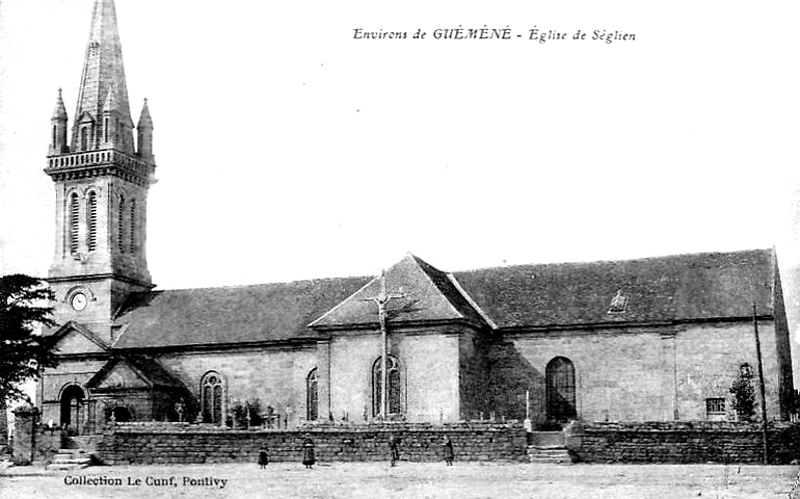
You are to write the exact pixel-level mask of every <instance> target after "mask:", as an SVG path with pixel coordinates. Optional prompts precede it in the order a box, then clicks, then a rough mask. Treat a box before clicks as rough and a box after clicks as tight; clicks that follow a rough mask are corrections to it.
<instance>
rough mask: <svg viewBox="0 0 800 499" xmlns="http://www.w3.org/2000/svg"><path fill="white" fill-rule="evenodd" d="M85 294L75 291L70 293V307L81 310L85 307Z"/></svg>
mask: <svg viewBox="0 0 800 499" xmlns="http://www.w3.org/2000/svg"><path fill="white" fill-rule="evenodd" d="M86 301H87V300H86V295H85V294H83V293H75V294H74V295H72V308H74V309H75V310H77V311H79V312H80V311H81V310H83V309H84V308H86Z"/></svg>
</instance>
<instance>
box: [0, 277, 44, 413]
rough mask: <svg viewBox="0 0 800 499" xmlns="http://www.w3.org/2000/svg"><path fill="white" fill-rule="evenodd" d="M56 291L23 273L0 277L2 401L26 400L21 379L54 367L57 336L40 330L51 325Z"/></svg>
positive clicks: (0, 379)
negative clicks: (51, 304)
mask: <svg viewBox="0 0 800 499" xmlns="http://www.w3.org/2000/svg"><path fill="white" fill-rule="evenodd" d="M53 299H54V295H53V292H52V291H51V290H50V289H49V288H48V287H47V286H46V285H45V283H44V281H42V280H41V279H37V278H35V277H30V276H26V275H22V274H13V275H7V276H2V277H0V404H2V403H3V402H4V401H6V400H27V399H28V396H27V395H26V394H25V393H24V392H23V391H22V390H20V388H19V385H20V383H23V382H25V381H27V380H29V379H32V378H37V377H39V375H40V372H41V370H42V369H43V368H45V367H55V366H56V357H55V354H54V350H55V338H53V337H47V336H42V335H41V334H39V331H38V329H39V326H52V325H54V324H55V323H54V322H53V321H52V319H50V314H51V313H52V311H53V308H52V307H51V306H50V302H51V301H52V300H53Z"/></svg>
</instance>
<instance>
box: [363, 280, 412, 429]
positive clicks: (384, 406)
mask: <svg viewBox="0 0 800 499" xmlns="http://www.w3.org/2000/svg"><path fill="white" fill-rule="evenodd" d="M380 283H381V290H380V293H378V296H373V297H370V298H364V301H371V302H373V303H375V304H376V305H377V306H378V324H379V326H380V329H381V345H382V351H381V404H380V408H381V414H380V415H381V418H382V419H386V415H387V414H388V407H389V405H388V396H387V394H388V387H387V381H388V378H387V375H386V371H387V369H386V367H387V362H386V358H387V356H388V332H387V327H386V305H387V304H388V303H389V302H390V301H392V300H396V299H398V298H404V297H405V293H403V292H402V288H401V292H400V293H391V294H390V293H388V292H387V291H386V274H385V272H384V271H383V270H381V277H380Z"/></svg>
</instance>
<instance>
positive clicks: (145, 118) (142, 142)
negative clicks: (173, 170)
mask: <svg viewBox="0 0 800 499" xmlns="http://www.w3.org/2000/svg"><path fill="white" fill-rule="evenodd" d="M136 131H137V136H136V143H137V145H138V146H139V151H138V154H139V156H141V157H142V158H144V159H146V160H148V161H152V160H153V119H152V118H151V117H150V109H149V108H148V107H147V99H145V100H144V105H143V106H142V112H141V114H139V124H138V125H136Z"/></svg>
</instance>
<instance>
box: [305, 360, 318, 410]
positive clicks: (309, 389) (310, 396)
mask: <svg viewBox="0 0 800 499" xmlns="http://www.w3.org/2000/svg"><path fill="white" fill-rule="evenodd" d="M318 387H319V380H318V378H317V368H316V367H315V368H314V369H312V370H311V372H310V373H308V377H307V378H306V419H308V420H309V421H314V420H315V419H317V418H318V417H319V390H318Z"/></svg>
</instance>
